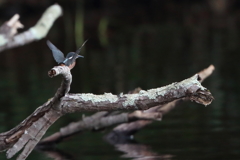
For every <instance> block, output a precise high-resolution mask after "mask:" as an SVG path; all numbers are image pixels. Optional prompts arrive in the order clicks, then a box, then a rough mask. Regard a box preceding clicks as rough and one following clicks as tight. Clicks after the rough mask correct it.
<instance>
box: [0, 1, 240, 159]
mask: <svg viewBox="0 0 240 160" xmlns="http://www.w3.org/2000/svg"><path fill="white" fill-rule="evenodd" d="M34 2H35V1H34ZM57 2H58V3H59V4H60V5H62V6H63V9H64V14H63V16H62V17H61V18H59V19H58V20H57V21H56V23H55V24H54V25H53V27H52V29H51V30H50V33H49V34H48V36H47V38H45V39H43V40H40V41H36V42H33V43H31V44H28V45H26V46H23V47H19V48H15V49H11V50H7V51H4V52H1V53H0V54H1V59H0V75H1V79H0V91H1V93H0V124H1V125H0V131H1V132H4V131H7V130H9V129H11V128H13V127H14V126H16V125H17V124H18V123H20V122H21V121H22V120H23V119H24V118H26V117H27V116H28V115H29V114H31V113H32V112H33V111H34V110H35V109H36V107H38V106H40V105H42V104H43V103H44V102H46V101H47V100H48V99H49V98H51V97H52V96H53V95H54V93H55V91H56V90H57V88H58V86H59V85H60V82H61V79H60V78H59V77H56V78H53V79H51V78H49V77H48V76H47V72H48V70H49V69H51V68H52V67H53V66H54V65H56V62H54V59H53V57H52V55H51V52H50V50H49V49H48V47H47V45H46V40H47V39H49V40H51V42H53V43H54V44H55V45H56V46H57V47H58V48H59V49H60V50H62V51H63V52H64V53H67V52H69V51H75V50H76V48H78V47H80V46H81V41H83V40H85V39H89V40H88V42H87V44H86V45H85V47H84V50H83V52H81V53H82V55H84V57H85V58H84V59H79V60H78V64H77V65H76V67H75V68H74V69H73V70H72V75H73V83H72V86H71V91H70V92H71V93H95V94H102V93H104V92H111V93H113V94H119V93H121V92H124V93H126V92H128V91H129V90H132V89H134V88H136V87H142V88H143V89H150V88H156V87H160V86H163V85H167V84H170V83H172V82H176V81H181V80H183V79H185V78H188V77H190V76H192V75H193V74H195V73H197V72H198V71H200V70H202V69H204V68H206V67H208V66H209V65H210V64H213V65H215V67H216V70H215V71H214V73H213V75H211V77H209V78H208V79H207V80H206V81H205V82H204V83H203V86H205V87H207V88H208V89H210V91H211V92H212V94H213V96H214V98H215V100H214V101H213V103H212V104H211V105H210V106H208V107H204V106H201V105H198V104H193V103H190V102H188V103H184V104H181V105H180V106H178V107H177V108H175V109H174V110H172V111H171V112H170V113H168V114H167V115H165V116H164V118H163V121H162V122H155V123H153V124H151V125H149V126H147V127H146V128H145V129H143V130H142V131H140V132H139V133H137V134H136V135H135V140H136V141H137V144H138V145H139V146H138V147H136V148H138V152H137V151H136V153H137V154H136V155H138V156H136V155H135V156H134V155H126V154H127V153H126V152H125V153H124V152H123V151H120V149H119V148H124V147H126V148H127V146H124V145H127V144H124V145H123V146H124V147H123V146H121V145H118V146H113V145H111V144H109V143H107V142H106V141H104V140H103V136H104V135H106V134H107V133H108V132H109V131H110V130H111V129H107V130H104V131H101V132H95V133H92V132H84V133H82V134H79V135H77V136H75V137H72V138H70V139H69V140H67V141H64V142H63V143H61V144H58V145H57V146H56V147H57V149H58V150H57V151H59V150H60V153H62V154H63V155H64V156H66V157H65V158H63V159H133V158H130V157H131V156H132V157H135V158H136V157H138V158H139V157H140V158H143V157H144V154H143V153H141V148H144V147H145V148H147V153H148V154H147V155H148V158H149V159H150V158H152V159H154V158H155V159H173V160H195V159H196V160H198V159H204V160H215V159H216V160H221V159H224V160H225V159H228V160H235V159H236V160H237V159H240V151H239V150H240V142H239V141H240V138H239V132H240V127H239V124H240V118H239V117H240V116H239V115H240V108H239V96H240V94H239V89H240V87H239V86H240V85H239V79H240V70H239V66H238V64H239V60H240V54H239V53H240V45H239V44H240V38H239V37H240V32H239V28H240V26H239V24H240V23H239V18H238V17H239V16H238V15H239V9H240V6H239V2H238V1H234V2H231V3H230V2H228V1H227V2H226V3H227V4H224V3H223V4H222V3H221V5H222V6H221V5H216V4H215V5H213V4H210V3H208V2H207V1H186V0H185V1H175V0H173V1H165V0H163V1H154V0H149V1H144V0H141V1H135V0H133V1H115V2H110V1H100V0H91V1H81V2H84V3H76V2H75V1H71V2H67V1H57ZM79 2H80V1H79ZM52 3H53V2H50V1H46V2H42V3H40V2H39V1H36V2H35V3H23V2H22V1H19V2H18V3H14V2H11V1H9V2H7V1H6V2H3V3H2V4H1V5H0V9H1V13H2V14H1V15H0V22H1V24H2V23H3V22H4V21H6V20H7V19H9V18H10V17H11V16H12V14H14V13H19V14H20V15H21V19H20V20H21V22H22V23H23V24H24V25H25V29H28V28H29V27H31V26H32V25H34V24H35V23H36V22H37V19H38V18H39V17H40V16H41V14H42V12H43V11H44V10H45V9H46V8H47V7H48V6H49V5H50V4H52ZM219 3H220V2H219ZM218 7H220V8H218ZM221 7H222V8H221ZM224 7H225V8H224ZM80 14H81V15H80ZM75 21H76V23H75ZM82 23H83V24H82ZM79 43H80V44H79ZM81 117H82V114H81V113H75V114H71V115H66V116H64V117H62V118H61V119H60V120H58V121H57V122H56V123H55V124H54V125H53V126H52V127H51V128H50V129H49V131H48V132H47V135H50V134H51V133H54V132H55V131H58V129H59V128H60V127H62V126H64V125H67V124H68V123H70V122H71V121H77V120H79V119H81ZM129 145H130V146H131V145H136V143H135V144H129ZM117 148H118V149H117ZM128 150H133V149H128ZM55 151H56V149H55ZM145 152H146V150H145ZM151 154H153V155H154V156H152V157H151V156H150V155H151ZM0 158H1V159H6V158H5V154H4V153H1V154H0ZM145 158H146V157H145ZM29 159H34V160H35V159H36V160H38V159H39V160H40V159H41V160H45V159H48V160H49V159H52V158H47V156H46V152H41V151H33V152H32V153H31V155H30V157H29Z"/></svg>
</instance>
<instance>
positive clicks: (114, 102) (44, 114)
mask: <svg viewBox="0 0 240 160" xmlns="http://www.w3.org/2000/svg"><path fill="white" fill-rule="evenodd" d="M59 74H60V75H62V76H63V81H62V84H61V86H60V88H59V89H58V91H57V92H56V94H55V96H54V97H53V98H52V99H51V100H49V101H48V102H46V103H45V104H44V105H42V106H41V107H39V108H37V109H36V110H35V111H34V113H33V114H31V115H30V116H29V117H28V118H27V119H26V120H24V121H23V122H22V123H21V124H19V125H18V126H17V127H15V128H13V129H12V130H10V131H8V132H5V133H2V134H0V146H1V147H2V148H1V149H2V150H6V149H8V148H9V147H10V148H9V149H8V151H7V158H11V157H12V156H14V155H15V154H16V153H17V152H18V151H20V150H21V149H22V148H24V149H23V151H22V153H21V154H20V155H19V156H18V158H17V160H24V159H25V158H26V157H27V156H28V155H29V154H30V153H31V151H32V149H33V148H34V146H35V145H36V144H37V143H38V142H39V140H40V139H41V137H42V136H43V135H44V134H45V132H46V130H47V129H48V128H49V127H50V126H51V125H52V124H53V123H54V122H55V121H56V120H57V119H58V118H60V117H61V116H62V115H64V114H66V113H72V112H78V111H99V110H102V111H110V110H136V109H138V110H142V109H148V108H150V107H154V106H156V105H162V104H166V103H168V102H171V101H173V100H176V99H181V98H184V97H186V98H190V99H191V100H193V101H195V102H197V103H200V104H203V105H208V104H210V103H211V101H212V100H213V97H212V95H211V93H210V92H209V91H208V90H207V89H206V88H204V87H203V86H201V84H200V83H199V81H198V79H199V77H198V75H195V76H193V77H191V78H188V79H186V80H183V81H181V82H178V83H173V84H170V85H168V86H165V87H161V88H156V89H150V90H147V91H144V90H141V91H140V92H139V93H138V94H125V95H123V94H122V95H119V96H117V95H112V94H111V93H105V94H104V95H94V94H67V93H68V91H69V88H70V84H71V81H72V76H71V73H70V69H69V68H68V67H67V66H56V67H54V68H53V69H52V70H51V71H50V72H49V75H50V76H56V75H59ZM104 114H105V113H102V114H99V115H96V116H100V117H101V115H102V116H103V115H104ZM119 117H120V118H123V117H124V116H119ZM139 117H143V118H144V119H146V118H149V117H150V116H149V115H147V114H142V113H140V112H135V113H133V114H131V116H130V117H129V115H127V114H125V119H124V120H125V121H127V119H128V118H130V119H131V118H132V119H136V118H139ZM157 117H158V116H157ZM151 118H152V117H151ZM85 120H86V121H88V122H89V121H91V119H89V120H87V118H86V119H85ZM124 120H121V121H124ZM112 123H115V124H116V123H117V120H116V121H113V119H112V120H109V117H108V119H101V121H100V122H99V125H101V124H108V125H112ZM95 127H96V126H95ZM100 127H101V126H100Z"/></svg>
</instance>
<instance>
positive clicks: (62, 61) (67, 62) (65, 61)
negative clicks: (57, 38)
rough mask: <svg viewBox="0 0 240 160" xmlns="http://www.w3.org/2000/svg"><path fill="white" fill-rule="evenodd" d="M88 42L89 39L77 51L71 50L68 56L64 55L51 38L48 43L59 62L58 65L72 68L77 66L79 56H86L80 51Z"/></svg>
mask: <svg viewBox="0 0 240 160" xmlns="http://www.w3.org/2000/svg"><path fill="white" fill-rule="evenodd" d="M86 42H87V40H86V41H85V42H84V43H83V44H82V46H81V47H80V48H79V49H78V50H77V51H76V52H69V53H68V54H67V56H66V58H65V57H64V54H63V53H62V52H61V51H60V50H59V49H58V48H57V47H56V46H54V45H53V44H52V43H51V42H50V41H49V40H48V41H47V45H48V47H49V48H50V50H51V51H52V54H53V58H54V59H55V61H56V62H57V63H58V65H61V66H68V67H69V68H70V70H71V69H72V68H73V67H74V66H75V64H76V59H77V58H84V57H83V56H81V55H79V53H80V51H81V49H82V47H83V46H84V44H85V43H86Z"/></svg>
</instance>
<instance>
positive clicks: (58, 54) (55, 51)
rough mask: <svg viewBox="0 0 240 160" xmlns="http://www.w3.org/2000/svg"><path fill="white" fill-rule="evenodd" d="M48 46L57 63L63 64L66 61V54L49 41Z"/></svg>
mask: <svg viewBox="0 0 240 160" xmlns="http://www.w3.org/2000/svg"><path fill="white" fill-rule="evenodd" d="M47 45H48V47H49V48H50V49H51V51H52V54H53V58H54V59H55V61H56V62H57V63H61V62H63V61H64V59H65V57H64V54H63V53H62V52H61V51H60V50H59V49H58V48H57V47H55V46H54V45H53V44H52V43H51V42H50V41H49V40H48V41H47Z"/></svg>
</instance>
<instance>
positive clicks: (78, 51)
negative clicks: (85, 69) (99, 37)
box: [76, 39, 88, 54]
mask: <svg viewBox="0 0 240 160" xmlns="http://www.w3.org/2000/svg"><path fill="white" fill-rule="evenodd" d="M87 41H88V39H87V40H86V41H85V42H83V44H82V46H81V47H80V48H79V49H78V50H77V51H76V53H77V54H79V53H80V51H81V49H82V47H83V46H84V45H85V43H86V42H87Z"/></svg>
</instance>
